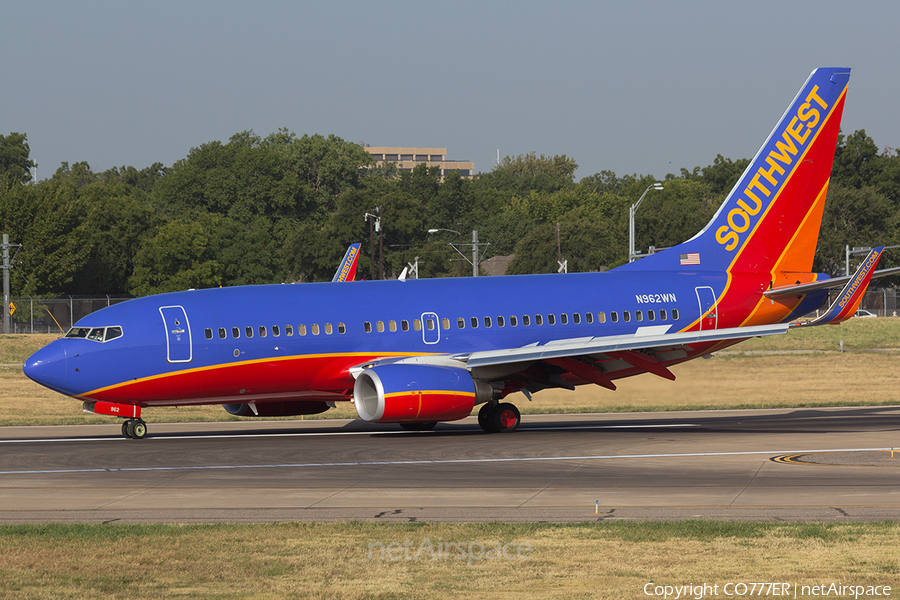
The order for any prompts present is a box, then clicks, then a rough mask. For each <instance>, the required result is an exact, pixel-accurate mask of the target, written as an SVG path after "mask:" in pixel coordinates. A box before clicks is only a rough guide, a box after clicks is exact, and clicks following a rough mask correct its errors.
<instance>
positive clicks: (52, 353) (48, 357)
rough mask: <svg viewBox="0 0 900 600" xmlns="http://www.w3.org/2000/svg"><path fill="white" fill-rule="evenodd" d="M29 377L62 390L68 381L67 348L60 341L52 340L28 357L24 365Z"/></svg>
mask: <svg viewBox="0 0 900 600" xmlns="http://www.w3.org/2000/svg"><path fill="white" fill-rule="evenodd" d="M22 370H23V371H25V376H26V377H28V378H29V379H31V380H33V381H36V382H38V383H40V384H41V385H44V386H47V387H48V388H51V389H54V390H57V391H62V389H63V388H64V386H65V383H66V348H65V346H64V345H63V344H61V343H59V341H55V342H51V343H50V344H48V345H46V346H44V347H43V348H41V349H40V350H38V351H37V352H35V353H34V354H32V355H31V356H29V357H28V359H27V360H26V361H25V365H24V366H23V367H22Z"/></svg>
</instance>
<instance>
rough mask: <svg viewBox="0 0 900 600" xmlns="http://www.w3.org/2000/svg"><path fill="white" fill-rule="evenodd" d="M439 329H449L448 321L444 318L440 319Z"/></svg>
mask: <svg viewBox="0 0 900 600" xmlns="http://www.w3.org/2000/svg"><path fill="white" fill-rule="evenodd" d="M441 329H443V330H444V331H446V330H448V329H450V319H448V318H446V317H445V318H443V319H441Z"/></svg>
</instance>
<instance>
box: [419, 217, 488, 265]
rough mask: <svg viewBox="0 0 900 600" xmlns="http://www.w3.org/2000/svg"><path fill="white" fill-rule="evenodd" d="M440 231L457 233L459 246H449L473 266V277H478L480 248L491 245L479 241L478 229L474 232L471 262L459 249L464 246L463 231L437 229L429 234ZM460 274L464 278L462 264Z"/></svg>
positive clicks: (429, 231)
mask: <svg viewBox="0 0 900 600" xmlns="http://www.w3.org/2000/svg"><path fill="white" fill-rule="evenodd" d="M460 225H462V223H460ZM438 231H449V232H450V233H455V234H456V235H458V236H459V244H457V245H454V244H448V246H450V247H451V248H453V249H454V250H456V252H457V253H458V254H459V255H460V256H462V257H463V259H465V261H466V262H467V263H469V264H470V265H472V277H478V264H479V263H480V262H481V257H480V256H479V254H478V246H490V244H489V243H485V242H479V241H478V230H477V229H473V230H472V260H469V259H468V258H466V255H465V254H463V253H462V251H461V250H460V249H459V248H460V247H462V245H463V241H462V232H461V231H456V230H454V229H442V228H436V229H429V230H428V233H437V232H438ZM485 251H487V248H485ZM482 255H484V253H482ZM459 274H460V277H461V276H462V262H460V263H459Z"/></svg>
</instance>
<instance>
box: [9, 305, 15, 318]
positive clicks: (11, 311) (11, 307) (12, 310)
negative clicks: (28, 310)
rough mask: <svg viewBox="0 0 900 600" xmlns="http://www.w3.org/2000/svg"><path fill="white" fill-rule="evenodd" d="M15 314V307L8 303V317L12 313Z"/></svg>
mask: <svg viewBox="0 0 900 600" xmlns="http://www.w3.org/2000/svg"><path fill="white" fill-rule="evenodd" d="M15 312H16V305H15V304H13V303H12V302H10V303H9V316H12V315H13V313H15Z"/></svg>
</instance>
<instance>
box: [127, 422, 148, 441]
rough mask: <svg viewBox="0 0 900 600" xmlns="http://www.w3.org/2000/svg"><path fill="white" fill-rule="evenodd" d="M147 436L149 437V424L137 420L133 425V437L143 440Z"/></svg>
mask: <svg viewBox="0 0 900 600" xmlns="http://www.w3.org/2000/svg"><path fill="white" fill-rule="evenodd" d="M145 435H147V424H146V423H144V420H143V419H135V420H134V421H133V422H132V425H131V437H133V438H134V439H136V440H142V439H144V436H145Z"/></svg>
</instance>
